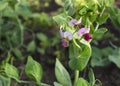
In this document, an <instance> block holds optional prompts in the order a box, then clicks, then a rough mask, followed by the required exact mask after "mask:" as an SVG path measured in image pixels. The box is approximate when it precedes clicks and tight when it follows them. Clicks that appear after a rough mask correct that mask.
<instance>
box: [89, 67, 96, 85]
mask: <svg viewBox="0 0 120 86" xmlns="http://www.w3.org/2000/svg"><path fill="white" fill-rule="evenodd" d="M88 76H89V80H90V86H94V84H95V76H94V72H93V70H92V69H90V71H89V73H88Z"/></svg>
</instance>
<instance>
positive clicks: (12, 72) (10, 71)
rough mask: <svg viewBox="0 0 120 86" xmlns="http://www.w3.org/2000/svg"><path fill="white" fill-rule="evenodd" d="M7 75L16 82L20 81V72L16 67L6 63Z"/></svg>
mask: <svg viewBox="0 0 120 86" xmlns="http://www.w3.org/2000/svg"><path fill="white" fill-rule="evenodd" d="M5 73H6V75H7V76H8V77H9V78H13V79H15V80H16V81H18V80H19V71H18V69H17V68H16V67H15V66H13V65H11V64H9V63H6V65H5Z"/></svg>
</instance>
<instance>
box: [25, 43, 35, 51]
mask: <svg viewBox="0 0 120 86" xmlns="http://www.w3.org/2000/svg"><path fill="white" fill-rule="evenodd" d="M35 49H36V44H35V41H31V42H30V43H29V44H28V46H27V51H28V52H34V51H35Z"/></svg>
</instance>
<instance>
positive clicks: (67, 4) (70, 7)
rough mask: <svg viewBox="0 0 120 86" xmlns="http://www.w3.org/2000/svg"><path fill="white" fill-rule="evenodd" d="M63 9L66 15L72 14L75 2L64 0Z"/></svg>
mask: <svg viewBox="0 0 120 86" xmlns="http://www.w3.org/2000/svg"><path fill="white" fill-rule="evenodd" d="M64 9H65V10H66V11H67V12H68V15H70V16H72V15H73V14H74V12H75V4H74V1H73V0H65V4H64Z"/></svg>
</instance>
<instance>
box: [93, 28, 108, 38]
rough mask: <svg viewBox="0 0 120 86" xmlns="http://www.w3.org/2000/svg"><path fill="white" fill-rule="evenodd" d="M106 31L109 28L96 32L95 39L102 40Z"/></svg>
mask: <svg viewBox="0 0 120 86" xmlns="http://www.w3.org/2000/svg"><path fill="white" fill-rule="evenodd" d="M106 31H107V28H99V29H98V30H96V31H95V32H94V34H93V38H96V39H100V38H101V37H102V36H103V34H104V33H105V32H106Z"/></svg>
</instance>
